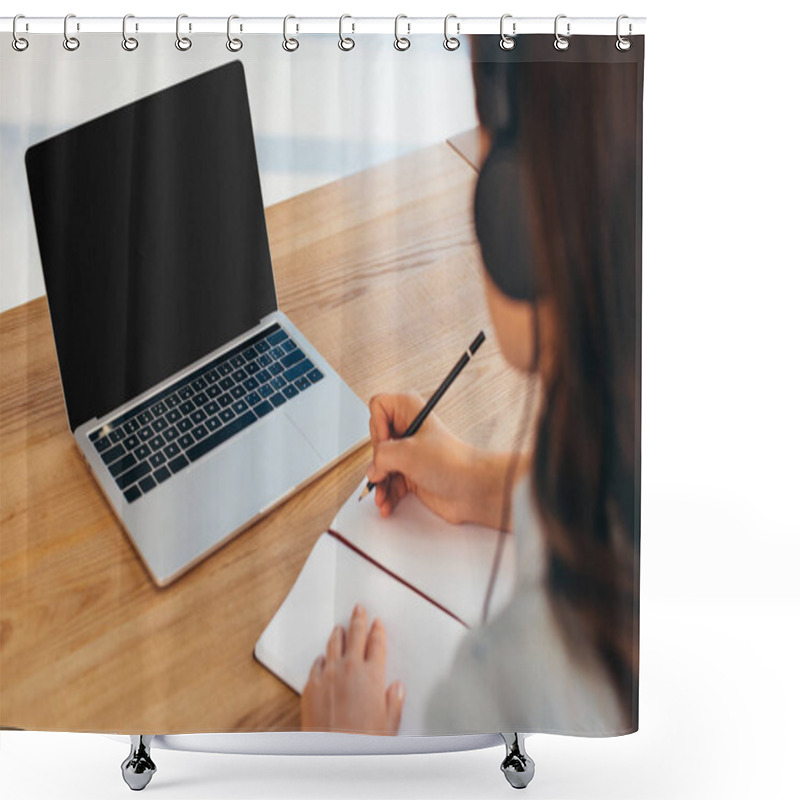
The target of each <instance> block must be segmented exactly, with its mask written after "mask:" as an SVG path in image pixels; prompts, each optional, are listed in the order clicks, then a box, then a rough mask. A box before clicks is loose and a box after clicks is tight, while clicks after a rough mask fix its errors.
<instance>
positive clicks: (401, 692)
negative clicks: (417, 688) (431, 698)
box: [394, 682, 406, 703]
mask: <svg viewBox="0 0 800 800" xmlns="http://www.w3.org/2000/svg"><path fill="white" fill-rule="evenodd" d="M394 693H395V695H397V701H398V702H399V703H402V702H403V699H404V698H405V696H406V687H405V686H403V684H402V683H399V682H398V683H397V684H395V689H394Z"/></svg>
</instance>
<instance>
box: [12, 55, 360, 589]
mask: <svg viewBox="0 0 800 800" xmlns="http://www.w3.org/2000/svg"><path fill="white" fill-rule="evenodd" d="M25 162H26V168H27V174H28V185H29V189H30V196H31V203H32V208H33V215H34V220H35V224H36V233H37V238H38V243H39V251H40V255H41V262H42V269H43V273H44V280H45V288H46V294H47V302H48V307H49V312H50V318H51V321H52V326H53V334H54V338H55V345H56V353H57V357H58V367H59V372H60V376H61V382H62V386H63V390H64V400H65V403H66V410H67V417H68V420H69V427H70V430H71V431H72V433H73V435H74V437H75V441H76V443H77V446H78V448H79V449H80V451H81V453H82V454H83V457H84V458H85V460H86V462H87V464H88V465H89V468H90V470H91V472H92V474H93V475H94V477H95V479H96V481H97V483H98V484H99V486H100V488H101V490H102V491H103V493H104V495H105V497H106V498H107V500H108V502H109V503H110V505H111V507H112V508H113V509H114V512H115V513H116V515H117V517H118V518H119V520H120V522H121V523H122V525H123V527H124V529H125V530H126V532H127V533H128V535H129V537H130V540H131V542H132V543H133V545H134V547H135V549H136V550H137V552H138V553H139V555H140V556H141V559H142V561H143V562H144V564H145V565H146V567H147V569H148V570H149V573H150V575H151V576H152V579H153V580H154V581H155V583H156V584H157V585H159V586H164V585H166V584H169V583H170V582H171V581H173V580H175V579H176V578H177V577H178V576H180V575H181V574H183V573H184V572H186V571H187V570H188V569H189V568H190V567H192V566H193V565H194V564H196V563H198V562H199V561H200V560H201V559H203V558H204V557H206V556H207V555H209V554H210V553H211V552H212V551H213V550H215V549H216V548H218V547H220V546H221V545H222V544H223V543H224V542H226V541H227V540H229V539H230V538H232V537H233V536H235V535H236V534H237V533H238V532H240V531H241V530H243V529H244V528H245V527H247V526H248V525H250V524H251V523H252V522H253V521H254V520H255V519H256V518H258V517H259V516H260V515H263V514H265V513H266V512H268V511H269V510H270V509H272V508H274V507H275V506H276V505H277V504H279V503H280V502H282V501H283V500H285V499H287V498H288V497H289V496H290V495H292V494H293V493H294V492H296V491H298V490H299V489H300V488H302V487H303V486H304V485H306V484H308V483H309V482H310V481H311V480H313V479H314V478H315V477H316V476H318V475H319V474H320V473H322V472H323V471H325V470H327V469H329V468H330V467H331V466H332V465H333V464H335V463H336V462H337V461H339V460H340V459H342V458H344V457H345V456H346V455H347V454H348V453H350V452H352V451H353V450H355V449H357V448H358V447H360V446H361V445H363V444H364V443H365V442H366V441H367V440H368V438H369V411H368V409H367V408H366V406H365V405H364V403H363V402H362V401H361V400H360V399H359V398H358V397H357V396H356V395H355V393H354V392H353V391H352V390H351V389H350V388H349V387H348V386H347V384H346V383H345V382H344V381H343V380H342V378H341V377H340V376H339V375H337V373H336V371H335V370H334V369H333V368H332V367H331V365H330V364H328V362H327V361H326V360H325V359H324V358H323V356H322V355H321V353H320V352H319V351H318V350H317V349H316V348H315V347H314V346H313V345H312V344H311V342H310V341H309V340H308V339H306V338H305V336H303V334H302V333H301V331H300V330H299V329H298V328H297V327H296V326H295V325H294V324H293V323H292V322H291V320H290V319H289V318H288V317H287V316H286V315H285V314H284V313H283V312H282V311H281V310H280V309H279V308H278V300H277V294H276V287H275V279H274V276H273V272H272V265H271V261H270V252H269V244H268V241H267V230H266V223H265V219H264V208H263V204H262V199H261V187H260V182H259V172H258V164H257V160H256V150H255V141H254V138H253V129H252V124H251V120H250V109H249V104H248V99H247V88H246V84H245V76H244V69H243V67H242V64H241V62H238V61H234V62H231V63H228V64H226V65H225V66H222V67H219V68H217V69H212V70H210V71H208V72H205V73H203V74H201V75H198V76H196V77H193V78H191V79H189V80H186V81H183V82H181V83H179V84H177V85H175V86H172V87H170V88H167V89H165V90H163V91H159V92H157V93H155V94H151V95H149V96H147V97H144V98H142V99H140V100H137V101H136V102H134V103H131V104H129V105H126V106H123V107H122V108H118V109H116V110H114V111H111V112H109V113H108V114H104V115H103V116H101V117H98V118H96V119H93V120H91V121H89V122H86V123H84V124H81V125H78V126H77V127H74V128H72V129H70V130H67V131H66V132H64V133H61V134H59V135H57V136H54V137H52V138H50V139H47V140H45V141H43V142H40V143H38V144H35V145H34V146H32V147H31V148H30V149H29V150H28V151H27V153H26V156H25Z"/></svg>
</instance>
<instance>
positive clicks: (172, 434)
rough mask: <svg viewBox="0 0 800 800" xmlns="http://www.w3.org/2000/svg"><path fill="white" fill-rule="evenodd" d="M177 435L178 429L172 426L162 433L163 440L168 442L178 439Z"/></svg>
mask: <svg viewBox="0 0 800 800" xmlns="http://www.w3.org/2000/svg"><path fill="white" fill-rule="evenodd" d="M178 433H179V431H178V429H177V428H176V427H175V426H174V425H173V426H171V427H169V428H167V429H166V430H165V431H164V439H165V440H166V441H168V442H172V441H174V440H175V439H177V438H178Z"/></svg>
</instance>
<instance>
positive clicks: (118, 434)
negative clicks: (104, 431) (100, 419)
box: [108, 428, 125, 444]
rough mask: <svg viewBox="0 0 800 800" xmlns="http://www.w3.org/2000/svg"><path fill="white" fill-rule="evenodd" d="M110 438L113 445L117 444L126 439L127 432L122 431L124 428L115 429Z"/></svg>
mask: <svg viewBox="0 0 800 800" xmlns="http://www.w3.org/2000/svg"><path fill="white" fill-rule="evenodd" d="M108 438H109V439H111V441H112V443H113V444H116V443H117V442H120V441H122V440H123V439H124V438H125V431H124V430H122V428H114V430H113V431H111V433H109V434H108Z"/></svg>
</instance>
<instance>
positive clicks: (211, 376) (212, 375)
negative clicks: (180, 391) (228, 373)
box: [203, 369, 219, 388]
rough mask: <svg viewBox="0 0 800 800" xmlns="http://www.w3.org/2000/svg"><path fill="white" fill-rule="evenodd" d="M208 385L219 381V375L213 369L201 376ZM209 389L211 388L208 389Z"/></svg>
mask: <svg viewBox="0 0 800 800" xmlns="http://www.w3.org/2000/svg"><path fill="white" fill-rule="evenodd" d="M203 377H204V378H205V379H206V380H207V381H208V382H209V383H211V384H214V383H216V382H217V381H218V380H219V373H218V372H217V371H216V370H215V369H210V370H208V372H206V373H205V375H204V376H203ZM209 388H211V387H209Z"/></svg>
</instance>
